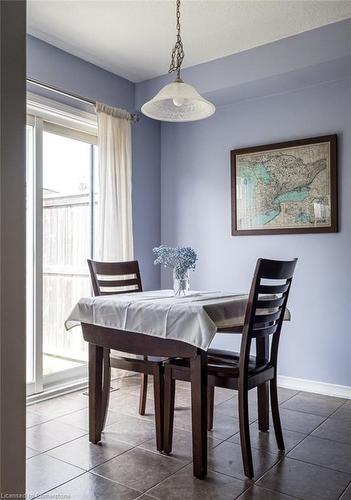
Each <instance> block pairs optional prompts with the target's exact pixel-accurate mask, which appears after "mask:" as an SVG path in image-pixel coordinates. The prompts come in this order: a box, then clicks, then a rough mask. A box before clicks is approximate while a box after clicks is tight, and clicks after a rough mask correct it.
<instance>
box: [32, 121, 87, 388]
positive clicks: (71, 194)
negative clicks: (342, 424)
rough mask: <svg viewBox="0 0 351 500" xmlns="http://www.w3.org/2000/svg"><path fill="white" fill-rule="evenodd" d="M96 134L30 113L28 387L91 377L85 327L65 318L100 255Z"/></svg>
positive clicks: (39, 386) (45, 386)
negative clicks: (96, 255)
mask: <svg viewBox="0 0 351 500" xmlns="http://www.w3.org/2000/svg"><path fill="white" fill-rule="evenodd" d="M94 142H95V141H94V138H93V137H92V136H91V135H89V134H84V133H82V132H80V131H77V130H76V129H70V128H67V127H64V126H62V125H57V124H54V123H51V122H48V121H45V120H43V119H41V118H38V117H29V120H28V125H27V144H28V146H27V151H28V154H27V269H28V280H27V344H28V348H27V358H28V359H27V367H28V369H27V379H28V393H29V394H34V393H38V392H42V391H43V390H46V389H53V388H57V387H58V386H59V385H62V386H63V385H67V384H70V383H77V382H78V381H79V380H82V379H84V378H85V377H86V364H87V350H86V345H85V342H84V341H83V339H82V335H81V332H80V329H79V328H76V329H74V330H72V331H70V332H66V331H65V328H64V321H65V319H66V318H67V316H68V314H69V313H70V311H71V309H72V307H73V306H74V304H75V303H76V302H77V301H78V300H79V298H80V297H82V296H88V295H90V294H91V288H90V280H89V276H88V268H87V258H89V257H91V256H93V255H94V239H95V238H94V236H95V234H94V233H95V224H94V219H95V211H96V208H97V183H96V159H97V146H96V145H95V144H94Z"/></svg>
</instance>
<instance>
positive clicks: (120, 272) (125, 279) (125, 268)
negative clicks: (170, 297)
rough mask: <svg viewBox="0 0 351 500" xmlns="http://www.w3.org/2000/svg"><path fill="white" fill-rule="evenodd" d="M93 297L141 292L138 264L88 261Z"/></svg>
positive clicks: (133, 262)
mask: <svg viewBox="0 0 351 500" xmlns="http://www.w3.org/2000/svg"><path fill="white" fill-rule="evenodd" d="M88 266H89V271H90V277H91V282H92V285H93V291H94V295H95V296H98V295H114V294H116V293H130V292H142V290H143V288H142V285H141V277H140V270H139V264H138V261H137V260H132V261H128V262H97V261H95V260H90V259H88Z"/></svg>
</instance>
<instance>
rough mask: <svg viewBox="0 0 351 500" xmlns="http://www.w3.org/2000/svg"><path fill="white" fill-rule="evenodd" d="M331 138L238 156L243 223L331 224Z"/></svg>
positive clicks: (242, 227)
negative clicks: (315, 142) (326, 140)
mask: <svg viewBox="0 0 351 500" xmlns="http://www.w3.org/2000/svg"><path fill="white" fill-rule="evenodd" d="M329 150H330V144H329V143H327V142H322V143H317V144H307V145H303V146H295V147H289V148H283V149H272V150H270V151H260V152H256V153H247V154H239V155H237V157H236V177H237V179H236V180H237V183H236V198H237V229H238V230H245V229H293V228H305V227H306V228H309V227H327V226H330V223H331V220H330V214H331V206H330V203H331V201H330V161H329V158H330V155H329V153H330V151H329Z"/></svg>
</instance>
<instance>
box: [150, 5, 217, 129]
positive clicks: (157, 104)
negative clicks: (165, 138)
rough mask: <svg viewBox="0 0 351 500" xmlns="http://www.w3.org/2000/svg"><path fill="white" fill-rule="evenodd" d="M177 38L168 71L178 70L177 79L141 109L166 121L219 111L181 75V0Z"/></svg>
mask: <svg viewBox="0 0 351 500" xmlns="http://www.w3.org/2000/svg"><path fill="white" fill-rule="evenodd" d="M176 12H177V41H176V44H175V46H174V48H173V50H172V56H171V65H170V68H169V71H168V73H173V72H176V75H177V77H176V79H175V81H174V82H173V83H169V84H168V85H166V86H165V87H163V88H162V89H161V90H160V91H159V93H158V94H156V95H155V97H154V98H153V99H151V101H148V102H146V103H145V104H144V105H143V106H142V107H141V111H142V112H143V113H144V115H146V116H148V117H150V118H154V119H155V120H161V121H165V122H190V121H195V120H202V119H203V118H208V117H209V116H211V115H213V113H214V112H215V109H216V108H215V106H214V105H213V104H212V103H210V102H209V101H207V100H206V99H204V98H203V97H202V96H201V95H200V94H199V93H198V92H197V90H195V89H194V87H192V86H191V85H188V84H187V83H184V82H183V80H182V79H181V77H180V68H181V65H182V62H183V59H184V48H183V42H182V39H181V36H180V0H177V8H176Z"/></svg>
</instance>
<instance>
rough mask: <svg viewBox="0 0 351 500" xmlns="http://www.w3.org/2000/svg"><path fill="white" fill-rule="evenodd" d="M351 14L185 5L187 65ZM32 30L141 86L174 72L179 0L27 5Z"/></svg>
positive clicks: (237, 4) (232, 3)
mask: <svg viewBox="0 0 351 500" xmlns="http://www.w3.org/2000/svg"><path fill="white" fill-rule="evenodd" d="M349 17H351V1H350V0H347V1H341V0H332V1H324V0H273V1H271V0H225V1H223V0H183V2H182V5H181V23H182V38H183V43H184V45H185V59H184V67H187V66H193V65H195V64H199V63H203V62H206V61H210V60H213V59H217V58H219V57H223V56H226V55H229V54H234V53H236V52H241V51H243V50H247V49H250V48H252V47H257V46H259V45H263V44H266V43H269V42H272V41H275V40H279V39H281V38H285V37H287V36H291V35H295V34H297V33H301V32H303V31H307V30H311V29H313V28H316V27H318V26H323V25H325V24H329V23H333V22H336V21H339V20H342V19H346V18H349ZM28 31H29V33H30V34H32V35H34V36H36V37H38V38H40V39H41V40H44V41H46V42H48V43H51V44H53V45H55V46H56V47H59V48H61V49H63V50H65V51H67V52H69V53H71V54H74V55H76V56H78V57H81V58H82V59H85V60H86V61H89V62H91V63H93V64H96V65H97V66H100V67H102V68H104V69H106V70H109V71H111V72H113V73H116V74H118V75H120V76H123V77H125V78H127V79H128V80H131V81H133V82H139V81H142V80H147V79H149V78H152V77H155V76H158V75H161V74H164V73H166V72H167V71H168V67H169V59H170V52H171V49H172V47H173V45H174V42H175V1H169V0H144V1H139V0H138V1H137V0H135V1H134V0H129V1H125V0H124V1H123V0H110V1H105V0H99V1H94V0H86V1H81V0H70V1H68V0H60V1H57V0H29V3H28Z"/></svg>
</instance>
